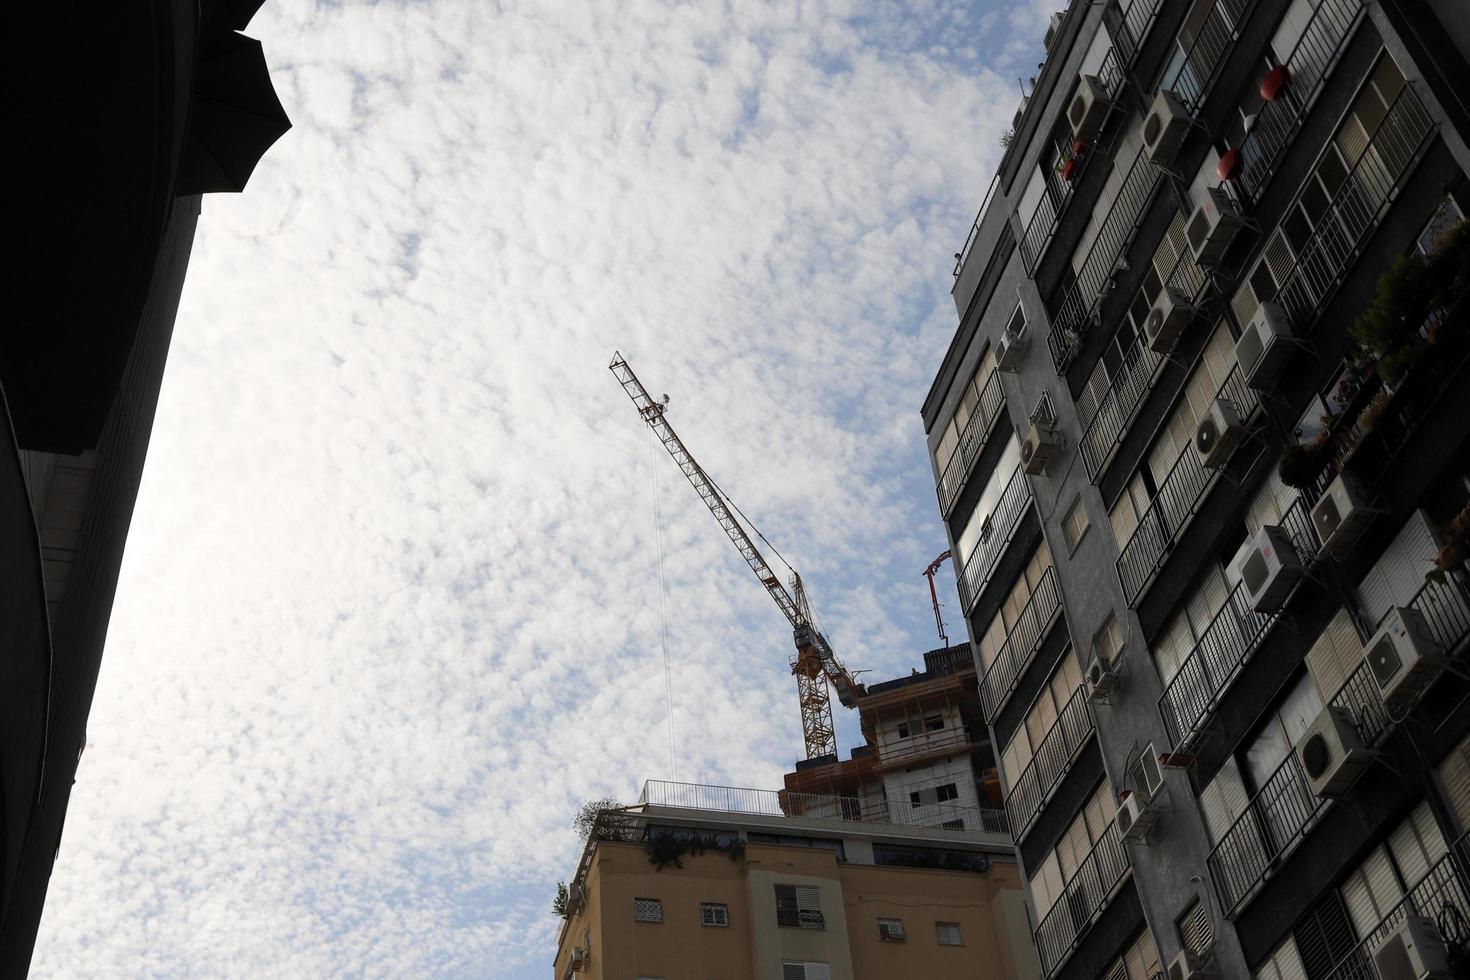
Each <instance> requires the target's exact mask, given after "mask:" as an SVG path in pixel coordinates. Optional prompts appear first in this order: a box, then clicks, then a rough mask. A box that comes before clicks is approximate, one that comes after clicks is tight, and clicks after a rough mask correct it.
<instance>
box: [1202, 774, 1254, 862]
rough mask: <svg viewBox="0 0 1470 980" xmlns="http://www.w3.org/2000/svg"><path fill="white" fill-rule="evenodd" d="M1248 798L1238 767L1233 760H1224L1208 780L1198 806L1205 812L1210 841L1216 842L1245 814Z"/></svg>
mask: <svg viewBox="0 0 1470 980" xmlns="http://www.w3.org/2000/svg"><path fill="white" fill-rule="evenodd" d="M1249 799H1250V797H1249V796H1247V795H1246V791H1245V781H1244V780H1242V779H1241V778H1240V766H1239V765H1238V764H1237V763H1236V761H1235V759H1233V758H1230V759H1226V760H1225V763H1224V764H1223V765H1221V766H1220V771H1219V772H1217V773H1215V778H1214V779H1212V780H1210V785H1208V786H1206V787H1205V791H1204V792H1203V793H1201V794H1200V805H1201V806H1202V807H1203V808H1204V812H1205V827H1206V828H1207V829H1208V830H1209V832H1210V840H1211V841H1216V842H1218V841H1219V840H1220V838H1221V837H1222V836H1224V834H1225V832H1226V831H1228V830H1229V829H1230V827H1231V826H1232V825H1233V824H1234V823H1235V821H1236V819H1238V818H1239V817H1240V815H1241V814H1242V813H1244V812H1245V808H1246V805H1247V803H1248V801H1249Z"/></svg>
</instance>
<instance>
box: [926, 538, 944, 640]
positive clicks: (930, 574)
mask: <svg viewBox="0 0 1470 980" xmlns="http://www.w3.org/2000/svg"><path fill="white" fill-rule="evenodd" d="M947 561H949V550H948V549H945V551H944V553H943V554H941V555H940V556H939V557H938V558H936V559H934V560H933V561H931V562H930V563H929V567H928V568H926V569H924V577H925V578H926V579H928V580H929V599H930V600H931V601H932V602H933V603H934V625H935V626H937V627H939V642H940V643H943V644H944V645H945V646H949V634H948V633H946V632H945V631H944V614H943V613H941V612H940V611H939V591H938V590H937V589H935V588H934V575H935V573H937V572H938V571H939V570H940V569H941V568H943V567H944V563H945V562H947Z"/></svg>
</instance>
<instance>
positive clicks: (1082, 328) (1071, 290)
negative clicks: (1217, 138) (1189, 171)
mask: <svg viewBox="0 0 1470 980" xmlns="http://www.w3.org/2000/svg"><path fill="white" fill-rule="evenodd" d="M1163 181H1164V172H1163V171H1162V170H1159V169H1157V168H1156V167H1154V165H1153V164H1151V163H1149V162H1148V157H1147V156H1145V155H1144V153H1143V151H1142V150H1139V152H1138V154H1137V155H1136V156H1135V157H1134V158H1133V163H1132V164H1130V165H1129V167H1128V175H1127V176H1126V177H1124V178H1123V183H1122V184H1121V186H1120V187H1119V188H1118V196H1117V197H1116V198H1114V199H1113V202H1112V205H1111V206H1110V207H1109V209H1108V213H1107V217H1105V218H1104V219H1103V222H1102V227H1101V228H1099V229H1098V232H1097V237H1096V238H1095V239H1093V241H1092V247H1091V248H1089V249H1088V251H1087V257H1086V258H1085V259H1084V260H1083V262H1082V268H1081V271H1079V272H1078V273H1077V275H1076V277H1075V278H1072V279H1071V281H1070V282H1068V283H1066V289H1065V292H1063V293H1062V294H1061V300H1060V302H1058V303H1057V304H1056V305H1055V306H1054V307H1052V308H1051V330H1050V331H1049V332H1048V333H1047V336H1046V344H1047V347H1048V348H1050V349H1051V359H1052V364H1053V365H1054V366H1055V367H1056V369H1057V373H1058V374H1060V373H1061V372H1063V371H1065V370H1066V368H1067V365H1068V364H1071V363H1072V359H1073V358H1074V357H1076V356H1077V351H1078V349H1079V348H1080V347H1081V346H1082V335H1083V334H1084V333H1086V332H1087V328H1088V325H1089V324H1090V322H1091V321H1092V317H1093V314H1094V311H1095V309H1096V307H1097V305H1098V303H1100V302H1101V301H1102V298H1103V295H1104V294H1105V293H1106V292H1107V291H1108V290H1109V289H1111V288H1112V282H1113V279H1114V277H1115V276H1116V275H1117V264H1118V259H1119V258H1121V257H1122V255H1123V252H1124V250H1125V249H1127V248H1128V243H1129V242H1131V241H1133V236H1134V235H1135V234H1136V233H1137V231H1138V226H1139V224H1140V223H1141V222H1142V221H1143V213H1144V210H1145V209H1146V208H1147V207H1148V203H1149V201H1152V200H1153V197H1154V192H1155V191H1156V190H1157V189H1158V188H1159V185H1160V184H1162V183H1163Z"/></svg>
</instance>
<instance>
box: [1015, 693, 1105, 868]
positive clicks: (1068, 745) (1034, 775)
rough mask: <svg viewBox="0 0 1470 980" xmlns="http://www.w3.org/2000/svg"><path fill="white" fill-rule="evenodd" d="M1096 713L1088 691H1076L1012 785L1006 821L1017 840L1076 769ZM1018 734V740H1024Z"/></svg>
mask: <svg viewBox="0 0 1470 980" xmlns="http://www.w3.org/2000/svg"><path fill="white" fill-rule="evenodd" d="M1094 728H1095V726H1094V725H1093V722H1092V712H1091V711H1089V710H1088V708H1087V693H1086V689H1085V688H1082V687H1079V688H1077V690H1075V691H1073V692H1072V696H1071V697H1070V698H1068V699H1067V703H1066V705H1065V706H1064V707H1063V708H1062V710H1061V711H1060V712H1058V713H1057V719H1056V721H1054V722H1052V723H1051V728H1049V729H1047V732H1046V734H1045V735H1043V736H1042V737H1041V744H1040V745H1038V746H1037V747H1036V752H1035V754H1033V755H1032V756H1031V762H1030V763H1029V764H1028V765H1027V766H1026V769H1025V770H1024V771H1023V772H1022V773H1021V775H1020V777H1019V778H1018V779H1017V780H1016V781H1015V783H1014V784H1013V785H1012V786H1011V791H1010V793H1009V794H1008V795H1007V796H1006V820H1007V822H1008V823H1009V824H1010V826H1011V829H1012V832H1013V833H1014V835H1015V838H1016V840H1017V841H1020V840H1021V839H1022V838H1024V837H1025V836H1026V832H1027V831H1029V830H1030V829H1031V824H1032V823H1033V822H1035V820H1036V818H1037V817H1038V816H1039V815H1040V814H1041V811H1042V810H1044V809H1045V808H1046V803H1047V800H1049V799H1050V798H1051V794H1052V792H1053V791H1055V790H1056V788H1057V785H1058V784H1059V783H1061V781H1062V777H1063V776H1065V775H1066V774H1067V773H1068V772H1070V771H1071V769H1072V763H1074V762H1076V761H1077V756H1078V754H1079V753H1081V751H1082V746H1083V745H1085V744H1087V738H1088V736H1089V735H1091V734H1092V733H1093V731H1094ZM1021 734H1022V733H1020V732H1017V737H1021Z"/></svg>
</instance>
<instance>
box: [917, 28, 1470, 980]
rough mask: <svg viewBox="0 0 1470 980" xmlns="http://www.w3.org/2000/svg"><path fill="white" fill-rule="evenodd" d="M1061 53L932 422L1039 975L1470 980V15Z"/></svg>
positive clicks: (1021, 139)
mask: <svg viewBox="0 0 1470 980" xmlns="http://www.w3.org/2000/svg"><path fill="white" fill-rule="evenodd" d="M1046 45H1047V55H1046V61H1045V64H1044V65H1043V66H1042V68H1041V70H1040V73H1039V74H1038V76H1037V78H1036V80H1035V83H1034V87H1033V89H1032V91H1031V92H1030V93H1029V94H1028V96H1027V98H1026V99H1025V100H1024V101H1023V104H1022V105H1021V107H1020V108H1019V109H1018V111H1017V113H1016V116H1015V119H1014V128H1013V129H1012V131H1011V132H1010V133H1009V134H1007V136H1006V140H1005V142H1006V147H1007V148H1006V152H1005V154H1004V157H1003V159H1002V162H1001V165H1000V169H999V172H998V173H997V175H996V177H995V179H994V181H993V182H992V184H991V186H990V189H989V190H988V192H987V193H986V195H985V198H984V202H983V203H982V205H981V209H980V213H979V215H978V217H977V218H976V221H975V224H974V227H973V228H972V230H971V233H970V236H969V239H968V240H967V241H966V243H965V245H964V247H963V249H962V250H961V252H960V253H959V255H958V256H957V257H956V258H957V262H956V266H955V270H954V274H955V282H954V299H955V306H956V310H957V312H958V315H959V325H958V330H957V332H956V334H955V337H954V339H953V341H952V343H951V345H950V347H949V349H948V351H947V352H946V354H945V356H944V359H943V362H942V364H941V365H940V368H939V371H938V373H937V376H936V378H935V380H934V383H933V386H932V388H931V390H930V392H929V394H928V396H927V398H926V399H925V402H924V405H923V410H922V411H923V418H924V424H925V428H926V432H927V433H928V446H929V450H930V454H931V458H932V462H933V467H934V478H935V485H936V490H937V496H938V502H939V509H940V512H941V516H942V518H943V520H944V522H945V525H946V528H947V531H948V534H949V541H950V545H951V550H952V552H953V555H954V558H953V560H954V563H955V569H956V574H957V578H958V581H959V589H960V596H961V600H962V604H963V606H964V612H965V618H966V623H967V626H968V629H969V635H970V638H971V640H972V646H973V654H974V657H975V661H976V669H977V672H978V675H979V678H980V680H979V690H980V694H981V699H982V706H983V713H984V720H985V723H986V724H987V726H988V727H989V730H990V736H991V740H992V742H993V744H994V746H995V751H996V753H997V756H998V762H999V768H1000V782H1001V786H1002V789H1003V793H1004V805H1005V809H1006V813H1007V817H1008V819H1009V825H1010V828H1011V831H1012V833H1013V835H1014V838H1015V841H1016V845H1017V850H1018V858H1019V861H1020V866H1021V870H1022V873H1023V875H1024V876H1025V879H1026V882H1027V898H1028V906H1029V913H1030V916H1031V926H1032V929H1033V935H1034V937H1035V942H1036V947H1037V951H1038V954H1039V957H1040V960H1041V966H1042V971H1043V975H1044V976H1045V977H1047V978H1055V977H1066V978H1094V977H1107V978H1109V980H1121V978H1130V980H1144V978H1147V977H1151V976H1152V975H1153V974H1154V973H1155V972H1162V973H1164V974H1165V975H1167V976H1168V977H1169V978H1170V980H1185V978H1188V977H1200V976H1215V977H1231V978H1235V977H1248V976H1256V977H1266V978H1272V980H1275V978H1281V977H1298V978H1310V980H1324V978H1330V980H1342V978H1347V977H1352V978H1364V977H1367V978H1373V977H1381V978H1383V980H1398V978H1400V977H1414V978H1425V977H1439V976H1451V975H1466V972H1467V961H1466V959H1465V956H1466V953H1467V949H1470V849H1467V846H1466V837H1465V834H1466V832H1467V830H1470V741H1467V739H1470V709H1467V707H1466V698H1467V695H1470V683H1467V676H1470V675H1467V658H1466V657H1465V656H1464V652H1465V649H1466V646H1467V637H1470V588H1467V581H1470V580H1467V577H1466V572H1465V567H1464V556H1465V551H1466V535H1467V532H1470V511H1467V509H1466V505H1467V500H1470V480H1467V473H1470V373H1467V371H1466V370H1465V362H1466V355H1467V351H1470V336H1467V334H1470V331H1467V329H1466V323H1467V321H1470V308H1467V302H1466V298H1465V288H1466V282H1467V275H1466V272H1465V262H1466V259H1465V256H1466V251H1467V246H1466V241H1467V239H1466V235H1465V230H1464V218H1465V215H1466V213H1467V212H1470V180H1467V176H1466V173H1467V170H1470V150H1467V136H1470V112H1467V104H1466V102H1465V98H1464V95H1463V91H1464V83H1463V80H1464V79H1466V78H1470V68H1467V64H1466V59H1467V51H1470V17H1467V10H1466V9H1465V7H1464V6H1463V5H1462V4H1456V3H1450V2H1447V0H1445V2H1429V3H1412V4H1411V3H1407V2H1397V0H1291V2H1287V3H1281V4H1274V3H1265V2H1260V0H1194V2H1178V3H1174V2H1167V3H1165V2H1157V0H1107V2H1099V3H1081V2H1076V3H1072V4H1070V6H1069V7H1068V9H1067V10H1066V11H1064V12H1061V13H1059V14H1058V15H1057V16H1056V17H1054V18H1053V20H1052V24H1051V29H1050V30H1049V31H1048V34H1047V38H1046Z"/></svg>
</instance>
